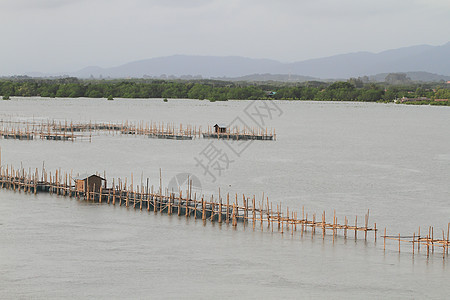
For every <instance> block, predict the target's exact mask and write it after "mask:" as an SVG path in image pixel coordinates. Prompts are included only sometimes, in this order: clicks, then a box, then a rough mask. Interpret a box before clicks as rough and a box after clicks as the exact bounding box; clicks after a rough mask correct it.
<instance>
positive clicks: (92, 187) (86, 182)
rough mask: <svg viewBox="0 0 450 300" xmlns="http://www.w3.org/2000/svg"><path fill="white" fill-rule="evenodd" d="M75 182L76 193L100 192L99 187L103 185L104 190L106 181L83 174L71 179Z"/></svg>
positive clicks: (96, 176) (93, 175) (95, 176)
mask: <svg viewBox="0 0 450 300" xmlns="http://www.w3.org/2000/svg"><path fill="white" fill-rule="evenodd" d="M73 180H74V181H75V189H76V191H77V192H84V193H86V192H88V191H89V192H97V193H98V192H100V187H101V186H102V184H103V183H104V188H106V179H104V178H102V177H100V176H98V175H95V174H92V175H89V174H83V175H80V176H77V177H75V178H73Z"/></svg>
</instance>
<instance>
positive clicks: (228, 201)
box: [225, 193, 230, 224]
mask: <svg viewBox="0 0 450 300" xmlns="http://www.w3.org/2000/svg"><path fill="white" fill-rule="evenodd" d="M225 222H226V223H227V224H229V223H230V193H227V213H226V216H225Z"/></svg>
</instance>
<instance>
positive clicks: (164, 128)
mask: <svg viewBox="0 0 450 300" xmlns="http://www.w3.org/2000/svg"><path fill="white" fill-rule="evenodd" d="M0 124H2V125H3V128H2V130H1V135H3V136H4V137H5V138H14V139H21V140H27V139H28V140H30V139H33V137H35V136H40V137H41V138H46V139H53V140H74V139H75V138H78V139H80V138H82V137H87V136H86V135H83V134H81V132H89V136H88V137H89V140H91V138H92V132H94V131H103V132H108V133H112V134H115V133H116V132H117V133H121V134H132V135H147V136H149V137H161V138H164V137H167V138H173V137H184V138H188V139H193V138H200V137H204V138H208V137H211V135H212V134H214V127H211V126H208V129H207V131H205V132H203V131H202V127H201V126H199V127H197V126H195V125H183V124H179V125H175V124H174V123H164V122H159V123H156V122H144V121H139V122H129V121H124V122H121V123H113V122H109V123H108V122H107V123H97V122H94V123H92V122H89V123H81V122H80V123H74V122H72V121H70V122H68V121H64V122H61V121H59V122H57V121H55V120H52V121H50V120H47V122H44V121H42V122H40V123H39V122H28V121H26V122H21V121H5V120H0ZM76 133H78V134H76ZM217 135H219V136H226V137H228V138H233V137H239V139H256V138H255V137H259V138H260V139H261V140H272V139H275V137H276V134H275V130H274V129H271V130H269V129H267V128H266V129H259V128H252V129H248V128H245V127H244V128H243V129H242V130H241V129H240V128H239V127H237V126H235V127H233V128H227V129H226V132H220V133H218V134H217ZM61 137H62V138H61Z"/></svg>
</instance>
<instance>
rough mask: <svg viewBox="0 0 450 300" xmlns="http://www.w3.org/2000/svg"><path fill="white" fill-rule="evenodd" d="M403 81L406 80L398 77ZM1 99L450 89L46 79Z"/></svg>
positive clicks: (302, 95)
mask: <svg viewBox="0 0 450 300" xmlns="http://www.w3.org/2000/svg"><path fill="white" fill-rule="evenodd" d="M392 77H393V80H394V79H400V77H402V76H399V75H397V76H392ZM0 95H2V96H3V97H4V98H5V99H7V98H9V96H41V97H69V98H78V97H89V98H189V99H200V100H203V99H208V100H210V101H226V100H228V99H236V100H246V99H250V100H251V99H280V100H332V101H371V102H375V101H393V100H394V99H397V98H401V97H408V98H412V97H427V98H430V99H450V89H449V87H448V85H446V86H439V84H437V83H435V84H407V85H386V84H374V83H364V82H363V81H361V80H360V79H351V80H349V81H346V82H334V83H325V82H318V81H311V82H306V83H302V84H295V85H293V84H280V83H278V84H274V83H271V84H250V83H243V82H239V83H233V82H224V81H211V80H196V81H162V80H127V81H123V80H122V81H119V80H118V81H112V80H110V81H106V80H102V81H96V80H79V79H77V78H64V79H57V80H42V79H30V78H15V79H9V80H0Z"/></svg>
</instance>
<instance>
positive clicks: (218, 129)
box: [214, 124, 227, 133]
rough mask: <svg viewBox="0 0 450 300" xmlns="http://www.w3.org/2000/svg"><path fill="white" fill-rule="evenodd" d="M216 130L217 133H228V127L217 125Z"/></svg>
mask: <svg viewBox="0 0 450 300" xmlns="http://www.w3.org/2000/svg"><path fill="white" fill-rule="evenodd" d="M214 129H215V132H216V133H226V132H227V125H224V124H216V125H214Z"/></svg>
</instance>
